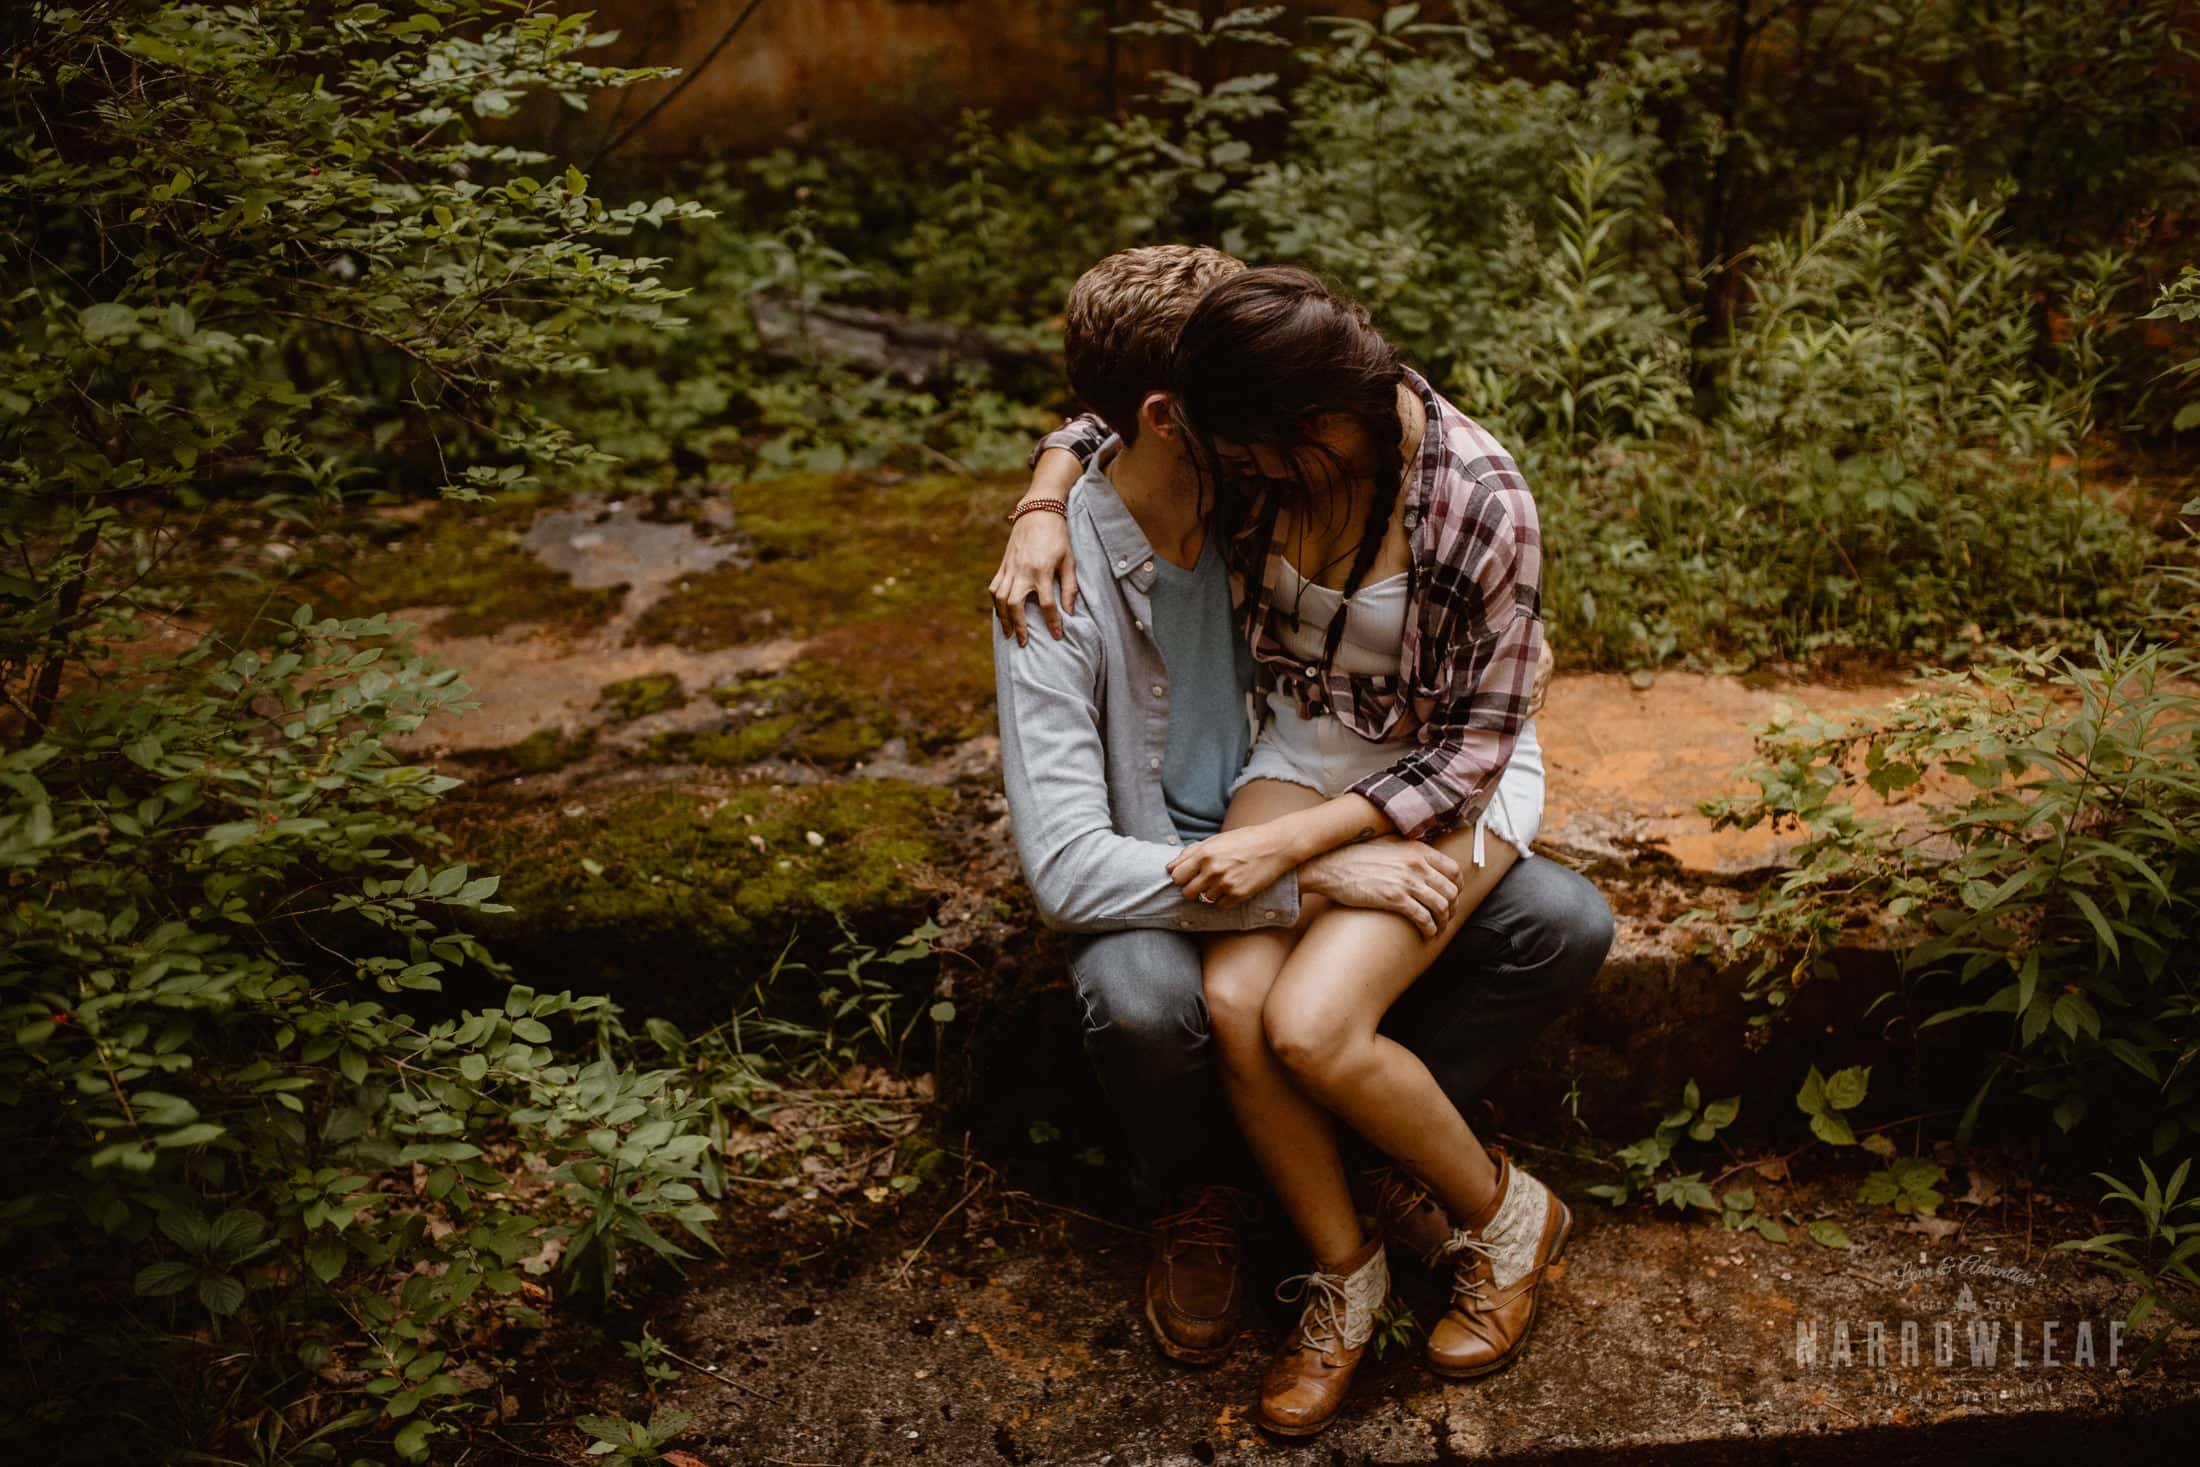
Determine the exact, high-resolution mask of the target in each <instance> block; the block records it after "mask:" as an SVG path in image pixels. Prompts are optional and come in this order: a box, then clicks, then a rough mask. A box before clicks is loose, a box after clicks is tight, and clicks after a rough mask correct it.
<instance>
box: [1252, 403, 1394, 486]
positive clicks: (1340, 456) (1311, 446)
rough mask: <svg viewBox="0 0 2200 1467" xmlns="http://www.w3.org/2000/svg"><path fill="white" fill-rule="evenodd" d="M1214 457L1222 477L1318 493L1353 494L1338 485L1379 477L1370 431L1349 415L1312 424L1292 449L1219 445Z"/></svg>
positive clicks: (1332, 416)
mask: <svg viewBox="0 0 2200 1467" xmlns="http://www.w3.org/2000/svg"><path fill="white" fill-rule="evenodd" d="M1214 447H1215V454H1216V456H1217V458H1219V459H1220V460H1221V469H1222V472H1223V473H1225V474H1227V475H1229V476H1230V477H1231V478H1233V479H1236V480H1238V481H1239V482H1241V483H1248V484H1252V483H1260V482H1263V481H1273V482H1281V483H1292V482H1301V483H1304V484H1306V485H1307V486H1308V487H1310V488H1311V489H1313V490H1314V491H1315V492H1316V493H1323V492H1330V491H1334V492H1337V493H1343V492H1346V491H1348V490H1349V489H1350V487H1351V486H1350V483H1349V482H1339V481H1338V473H1339V470H1340V469H1341V470H1342V471H1343V474H1344V475H1345V478H1346V480H1348V481H1349V480H1352V479H1361V478H1365V477H1366V476H1368V475H1369V474H1371V473H1373V472H1374V467H1375V455H1374V452H1373V445H1372V444H1371V443H1370V441H1369V439H1368V436H1367V430H1366V429H1365V428H1362V427H1361V426H1360V423H1359V420H1358V419H1356V418H1353V417H1351V416H1350V415H1348V414H1345V413H1324V414H1322V415H1321V416H1319V417H1317V418H1315V419H1314V420H1313V421H1312V423H1311V424H1310V425H1309V428H1308V431H1307V433H1306V436H1305V439H1304V441H1302V442H1300V443H1297V444H1294V445H1292V446H1290V447H1288V448H1286V447H1283V446H1280V445H1277V444H1270V443H1237V442H1233V441H1231V440H1229V439H1227V438H1218V439H1216V440H1215V444H1214Z"/></svg>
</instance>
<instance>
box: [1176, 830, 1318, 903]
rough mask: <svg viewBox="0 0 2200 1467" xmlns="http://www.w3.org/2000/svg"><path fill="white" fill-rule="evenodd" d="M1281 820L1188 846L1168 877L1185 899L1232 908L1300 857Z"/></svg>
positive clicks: (1178, 854)
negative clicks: (1282, 826) (1181, 890)
mask: <svg viewBox="0 0 2200 1467" xmlns="http://www.w3.org/2000/svg"><path fill="white" fill-rule="evenodd" d="M1280 827H1281V822H1278V821H1273V820H1271V821H1268V822H1266V823H1265V824H1261V825H1246V826H1241V827H1239V828H1238V829H1236V830H1225V831H1223V832H1222V833H1221V834H1220V835H1210V836H1208V837H1207V838H1206V839H1205V840H1203V841H1201V842H1199V843H1198V844H1197V845H1193V846H1186V847H1185V848H1184V849H1183V850H1182V851H1179V852H1178V853H1177V856H1176V859H1175V860H1173V861H1171V862H1170V863H1169V879H1170V880H1171V881H1173V882H1175V883H1176V884H1177V885H1178V886H1179V887H1181V888H1183V891H1184V895H1186V896H1187V897H1191V898H1193V899H1195V900H1198V901H1208V902H1212V903H1213V904H1214V905H1216V906H1218V907H1234V906H1237V905H1238V904H1239V903H1241V902H1244V901H1247V900H1250V899H1251V898H1252V897H1254V896H1256V895H1258V894H1259V893H1260V892H1261V891H1263V890H1265V889H1266V888H1267V887H1268V886H1269V884H1270V883H1272V882H1274V881H1275V880H1277V879H1278V878H1279V877H1281V876H1282V875H1283V873H1284V872H1286V871H1290V870H1293V869H1295V868H1296V867H1297V866H1298V864H1299V860H1300V853H1299V851H1298V849H1297V847H1296V844H1295V842H1294V841H1293V840H1292V837H1291V835H1290V833H1289V832H1288V831H1287V830H1285V829H1283V828H1280Z"/></svg>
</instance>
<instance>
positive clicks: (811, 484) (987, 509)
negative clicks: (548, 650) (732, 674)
mask: <svg viewBox="0 0 2200 1467" xmlns="http://www.w3.org/2000/svg"><path fill="white" fill-rule="evenodd" d="M732 494H733V499H734V515H735V523H736V524H737V525H738V526H739V528H740V530H741V532H742V534H744V535H745V536H747V537H748V539H749V540H750V542H751V551H750V558H751V562H752V563H751V564H748V565H744V566H730V565H729V566H722V567H720V568H718V569H716V570H712V571H705V572H701V573H699V574H696V575H692V576H687V577H685V578H683V579H681V580H679V581H677V582H675V583H674V584H673V586H672V588H671V589H670V591H669V592H668V593H667V594H666V596H665V597H664V599H663V600H661V601H659V602H658V603H657V604H656V605H655V606H653V607H651V608H650V609H649V611H648V612H647V613H646V614H645V615H644V616H643V617H642V619H641V621H640V622H639V623H638V624H637V626H636V628H635V633H634V635H635V638H636V640H638V641H646V642H674V643H678V644H679V645H681V646H685V647H696V648H717V647H732V646H739V645H742V644H744V643H749V642H761V641H768V640H770V639H773V638H776V637H814V636H817V635H818V634H819V633H821V632H824V631H826V630H828V629H829V628H831V627H834V626H839V625H842V624H845V623H848V622H853V621H864V620H869V619H872V618H874V617H879V616H887V617H891V618H894V619H896V620H899V621H901V622H902V623H903V624H910V623H911V622H913V621H915V620H917V619H920V618H939V619H945V620H952V619H954V618H957V617H963V618H968V619H970V620H973V621H975V622H977V624H978V626H979V629H980V630H981V631H983V629H984V623H983V617H984V615H985V614H986V598H985V584H986V581H987V580H988V579H989V578H990V577H991V575H992V572H993V568H994V566H995V565H996V564H997V563H998V562H999V559H1000V554H1001V545H1002V541H1003V536H1002V533H1001V521H1000V516H1001V513H1002V511H1003V510H1004V509H1005V508H1006V507H1007V506H1008V505H1009V504H1010V503H1012V502H1013V501H1014V498H1015V486H1014V484H1013V482H1012V481H1008V480H1002V479H965V478H955V477H949V476H934V477H930V478H922V479H910V480H907V481H904V482H901V483H895V484H883V483H878V482H876V481H874V480H868V479H864V478H861V477H858V476H855V475H843V476H840V477H837V478H820V477H815V476H811V477H801V478H792V479H774V480H767V481H760V482H752V483H746V484H741V485H738V486H736V487H735V488H734V489H733V490H732Z"/></svg>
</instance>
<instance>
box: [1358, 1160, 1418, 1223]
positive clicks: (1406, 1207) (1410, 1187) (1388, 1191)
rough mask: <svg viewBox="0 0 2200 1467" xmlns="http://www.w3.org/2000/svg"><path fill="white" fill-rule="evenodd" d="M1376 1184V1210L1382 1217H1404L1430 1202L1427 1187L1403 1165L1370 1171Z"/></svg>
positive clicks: (1382, 1167) (1371, 1178)
mask: <svg viewBox="0 0 2200 1467" xmlns="http://www.w3.org/2000/svg"><path fill="white" fill-rule="evenodd" d="M1368 1177H1369V1179H1370V1181H1372V1182H1373V1184H1374V1191H1375V1210H1376V1213H1377V1215H1378V1216H1382V1217H1403V1216H1405V1215H1406V1214H1407V1213H1409V1212H1412V1211H1413V1210H1414V1209H1415V1208H1417V1207H1421V1206H1423V1205H1424V1204H1426V1203H1427V1202H1429V1201H1430V1200H1431V1199H1430V1195H1429V1190H1428V1188H1427V1187H1425V1186H1423V1185H1422V1184H1421V1180H1420V1178H1418V1177H1416V1176H1414V1175H1413V1174H1412V1173H1411V1172H1408V1171H1406V1170H1405V1169H1404V1168H1402V1167H1395V1166H1381V1167H1376V1168H1374V1169H1373V1170H1372V1171H1370V1172H1369V1173H1368Z"/></svg>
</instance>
